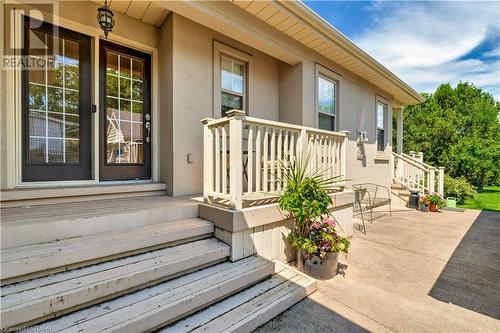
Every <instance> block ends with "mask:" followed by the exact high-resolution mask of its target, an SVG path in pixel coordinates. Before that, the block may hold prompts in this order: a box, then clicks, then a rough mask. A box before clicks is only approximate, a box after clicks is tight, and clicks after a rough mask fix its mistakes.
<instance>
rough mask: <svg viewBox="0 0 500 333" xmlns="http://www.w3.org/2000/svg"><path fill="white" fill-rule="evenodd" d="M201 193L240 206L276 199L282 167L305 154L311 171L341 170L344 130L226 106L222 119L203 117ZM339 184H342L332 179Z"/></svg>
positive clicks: (329, 172) (343, 168)
mask: <svg viewBox="0 0 500 333" xmlns="http://www.w3.org/2000/svg"><path fill="white" fill-rule="evenodd" d="M202 123H203V149H204V158H203V197H204V200H205V201H206V202H217V203H221V204H225V205H228V206H230V207H232V208H234V209H241V208H242V207H243V202H244V201H248V202H254V204H259V203H269V202H272V200H273V199H274V200H276V198H277V197H278V196H279V193H280V192H281V191H282V190H283V188H284V186H285V184H283V183H282V181H281V177H282V175H283V172H284V170H283V169H284V168H285V167H286V166H287V165H288V164H289V163H294V162H295V161H296V160H297V158H300V157H301V156H309V166H310V167H311V168H312V169H313V170H316V169H318V170H325V172H326V173H327V175H328V176H332V177H333V176H344V175H345V172H346V164H345V162H346V159H345V156H346V144H345V140H346V135H347V133H348V132H330V131H324V130H319V129H315V128H309V127H303V126H297V125H292V124H286V123H281V122H276V121H269V120H264V119H258V118H252V117H247V116H245V113H244V112H242V111H239V110H231V111H229V112H228V113H227V117H225V118H221V119H217V120H215V119H211V118H209V119H203V120H202ZM335 185H336V186H337V185H338V186H339V187H340V186H343V185H344V184H343V183H338V184H335Z"/></svg>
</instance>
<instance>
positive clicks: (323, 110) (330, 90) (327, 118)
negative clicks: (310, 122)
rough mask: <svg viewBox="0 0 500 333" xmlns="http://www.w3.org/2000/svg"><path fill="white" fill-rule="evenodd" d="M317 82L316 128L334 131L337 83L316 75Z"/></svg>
mask: <svg viewBox="0 0 500 333" xmlns="http://www.w3.org/2000/svg"><path fill="white" fill-rule="evenodd" d="M317 78H318V82H317V85H318V86H317V96H316V98H317V101H316V102H317V104H316V105H317V111H318V127H319V128H320V129H324V130H328V131H335V130H336V127H337V126H336V111H337V110H336V109H337V107H336V103H337V81H334V80H331V79H329V78H327V77H325V76H323V75H318V76H317Z"/></svg>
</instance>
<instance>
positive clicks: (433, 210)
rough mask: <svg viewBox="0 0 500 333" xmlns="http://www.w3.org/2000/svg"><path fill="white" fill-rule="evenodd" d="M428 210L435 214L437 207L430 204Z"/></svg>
mask: <svg viewBox="0 0 500 333" xmlns="http://www.w3.org/2000/svg"><path fill="white" fill-rule="evenodd" d="M429 210H430V211H431V212H437V211H438V207H437V205H436V204H434V203H431V204H430V205H429Z"/></svg>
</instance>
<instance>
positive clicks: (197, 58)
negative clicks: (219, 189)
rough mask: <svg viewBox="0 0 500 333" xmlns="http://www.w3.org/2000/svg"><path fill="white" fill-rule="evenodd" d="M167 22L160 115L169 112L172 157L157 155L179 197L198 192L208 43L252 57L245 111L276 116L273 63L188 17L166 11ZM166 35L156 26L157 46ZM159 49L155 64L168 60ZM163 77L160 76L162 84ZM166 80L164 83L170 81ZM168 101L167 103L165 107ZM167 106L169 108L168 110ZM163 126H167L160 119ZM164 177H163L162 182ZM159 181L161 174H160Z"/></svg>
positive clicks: (207, 113)
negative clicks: (167, 65)
mask: <svg viewBox="0 0 500 333" xmlns="http://www.w3.org/2000/svg"><path fill="white" fill-rule="evenodd" d="M167 23H168V24H172V43H171V47H172V50H171V52H172V74H171V77H170V78H168V79H167V80H166V81H167V82H166V85H165V84H164V85H162V87H161V88H160V90H161V91H162V94H163V92H164V93H165V94H169V92H167V91H165V88H166V87H167V86H168V85H169V84H171V86H172V91H171V94H172V101H169V100H167V99H164V98H162V102H161V106H160V109H161V111H160V113H161V114H163V113H164V112H165V110H167V112H172V124H173V126H172V127H173V128H172V134H171V136H172V141H171V142H165V141H163V144H166V145H172V147H173V148H172V157H169V156H168V155H169V153H168V150H169V149H170V148H167V150H166V151H165V150H163V149H162V153H163V152H167V156H166V158H164V157H162V164H164V163H167V165H162V167H161V170H162V172H163V171H164V170H165V169H170V170H171V171H167V175H168V174H169V172H172V175H171V179H172V180H171V181H172V183H171V187H170V186H169V187H170V189H169V192H170V193H171V194H172V195H184V194H193V193H201V192H202V180H203V179H202V177H203V144H202V143H203V138H202V126H201V123H200V120H201V119H202V118H207V117H213V116H214V110H213V104H212V98H213V85H214V74H213V61H214V60H213V47H214V41H218V42H221V43H223V44H225V45H227V46H230V47H232V48H235V49H237V50H239V51H241V52H245V53H247V54H248V55H250V56H251V57H252V58H253V69H252V77H251V78H250V79H251V80H252V81H253V82H252V87H253V88H254V90H253V91H251V92H250V91H249V94H248V99H249V101H248V103H249V104H248V105H249V110H248V114H249V115H251V116H254V117H257V118H264V119H269V120H279V63H280V61H278V60H277V59H275V58H273V57H271V56H268V55H266V54H264V53H262V52H259V51H258V50H255V49H253V48H250V47H248V46H247V45H245V44H243V43H240V42H237V41H235V40H232V39H230V38H228V37H225V36H224V35H222V34H219V33H217V32H215V31H213V30H211V29H208V28H206V27H204V26H202V25H199V24H197V23H195V22H193V21H190V20H188V19H186V18H184V17H182V16H180V15H177V14H175V13H174V14H172V15H171V17H169V18H168V19H167ZM169 38H170V34H169V29H168V28H162V30H161V36H160V40H161V45H163V44H164V43H165V44H166V43H167V42H166V41H167V40H168V39H169ZM167 53H168V51H167V50H166V49H165V48H162V49H161V50H160V63H162V62H165V61H168V58H167V57H165V55H166V54H167ZM163 80H164V79H162V82H163ZM170 80H171V82H172V83H168V81H170ZM169 103H172V105H169ZM169 110H172V111H169ZM161 126H162V131H163V128H164V127H163V126H166V127H167V128H168V127H169V125H168V124H166V123H165V122H163V121H161ZM188 154H192V157H193V163H188V159H187V156H188ZM168 178H169V177H168V176H167V177H166V178H165V179H167V180H168ZM162 179H163V176H162Z"/></svg>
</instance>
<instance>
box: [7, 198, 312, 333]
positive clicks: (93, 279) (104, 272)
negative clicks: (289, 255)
mask: <svg viewBox="0 0 500 333" xmlns="http://www.w3.org/2000/svg"><path fill="white" fill-rule="evenodd" d="M132 203H133V204H134V207H131V206H130V205H131V204H132ZM1 213H2V225H1V227H2V256H1V268H2V269H1V275H0V276H1V282H2V286H1V304H2V308H1V312H0V316H1V329H9V330H11V329H21V328H24V327H29V330H33V331H38V330H40V331H43V330H47V329H50V330H51V331H52V332H60V331H64V332H76V331H78V332H101V331H107V332H108V331H113V332H115V331H122V332H144V331H152V330H158V329H162V330H163V331H166V332H172V331H176V332H177V331H179V330H180V331H200V330H203V331H207V332H213V331H221V330H226V331H235V330H238V331H247V332H249V331H251V330H253V329H255V328H256V327H258V326H260V325H262V324H263V323H265V322H266V321H268V320H270V319H271V318H272V317H274V316H275V315H277V314H278V313H280V312H281V311H283V310H285V309H286V308H288V307H289V306H291V305H293V304H294V303H296V302H298V301H299V300H300V299H302V298H303V297H306V296H307V295H308V294H310V293H311V292H313V291H314V290H315V289H316V281H315V280H313V279H311V278H309V277H307V276H305V275H302V274H301V273H298V272H296V271H294V270H292V269H291V268H289V267H287V266H285V265H283V264H280V263H276V262H273V261H269V260H267V259H264V258H261V257H257V256H250V257H247V258H245V259H242V260H239V261H236V262H230V261H228V258H229V254H230V247H229V246H228V245H226V244H224V243H222V242H221V241H219V240H217V239H215V238H214V236H213V231H214V226H213V224H212V223H210V222H208V221H205V220H203V219H200V218H199V217H198V202H196V201H193V200H189V199H174V198H167V197H164V196H161V197H158V198H156V197H147V198H133V199H132V198H123V199H109V200H99V201H95V202H91V201H86V202H85V204H83V203H82V202H74V203H70V204H46V205H43V206H30V207H12V208H3V209H2V210H1ZM4 237H5V238H4ZM4 240H5V242H4ZM32 325H35V326H32ZM36 325H38V326H36ZM180 328H182V329H180Z"/></svg>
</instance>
